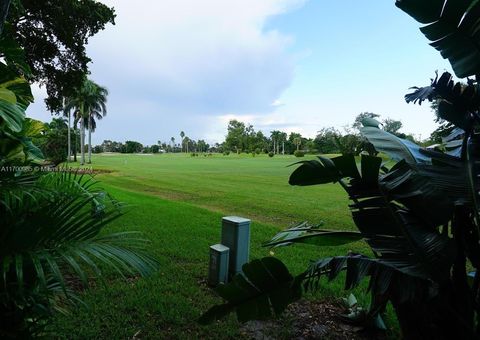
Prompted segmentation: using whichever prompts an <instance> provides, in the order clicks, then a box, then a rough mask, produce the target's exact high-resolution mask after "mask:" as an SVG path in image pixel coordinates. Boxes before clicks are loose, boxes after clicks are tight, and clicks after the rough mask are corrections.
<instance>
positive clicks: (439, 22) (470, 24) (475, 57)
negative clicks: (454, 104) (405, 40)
mask: <svg viewBox="0 0 480 340" xmlns="http://www.w3.org/2000/svg"><path fill="white" fill-rule="evenodd" d="M395 5H396V6H397V7H399V8H400V9H401V10H403V11H404V12H406V13H407V14H409V15H410V16H411V17H413V18H414V19H415V20H417V21H418V22H420V23H422V24H427V25H426V26H423V27H421V28H420V30H421V31H422V33H423V34H424V35H425V37H426V38H427V39H428V40H430V41H432V43H431V44H430V45H431V46H433V47H434V48H435V49H437V50H438V51H439V52H440V54H441V55H442V57H443V58H445V59H448V60H449V62H450V64H451V65H452V68H453V70H454V72H455V74H456V75H457V77H459V78H464V77H468V76H472V75H477V74H480V48H479V46H480V36H479V35H478V30H479V27H480V23H479V22H478V17H479V14H480V2H479V1H477V0H462V1H459V0H446V1H444V0H423V1H418V0H397V1H396V2H395Z"/></svg>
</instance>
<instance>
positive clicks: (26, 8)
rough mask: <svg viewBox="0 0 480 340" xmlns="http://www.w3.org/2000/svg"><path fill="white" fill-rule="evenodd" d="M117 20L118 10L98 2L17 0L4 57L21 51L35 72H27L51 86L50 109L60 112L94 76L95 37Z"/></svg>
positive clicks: (12, 7)
mask: <svg viewBox="0 0 480 340" xmlns="http://www.w3.org/2000/svg"><path fill="white" fill-rule="evenodd" d="M7 2H8V1H7ZM2 3H3V2H2ZM114 19H115V13H114V10H113V8H109V7H108V6H106V5H104V4H102V3H100V2H98V1H95V0H83V1H77V0H49V1H36V0H13V1H12V2H11V4H10V9H9V12H8V16H7V22H6V24H5V30H4V35H3V37H2V40H3V43H4V44H6V45H7V46H9V47H10V48H9V49H2V51H1V52H0V57H4V58H8V57H9V54H11V53H19V52H18V51H19V49H18V48H15V47H21V49H23V52H22V53H24V54H25V59H26V64H27V65H28V67H29V68H30V71H31V74H25V72H22V73H24V74H25V75H26V76H27V77H28V80H29V81H31V82H38V83H40V84H41V85H44V86H45V87H46V90H47V94H48V98H47V99H46V104H47V106H48V108H49V109H50V110H51V111H54V112H58V111H60V110H61V109H62V105H63V103H62V101H63V98H64V97H71V96H72V95H73V92H74V89H75V88H79V87H80V86H81V85H82V82H83V80H84V78H85V75H86V74H88V63H89V62H90V61H91V60H90V58H89V57H88V56H87V55H86V49H85V46H86V44H87V43H88V40H89V38H90V37H91V36H93V35H95V34H96V33H98V32H99V31H101V30H103V29H104V28H105V26H106V25H107V24H108V23H111V24H114V23H115V22H114ZM20 51H21V50H20ZM20 68H21V67H20Z"/></svg>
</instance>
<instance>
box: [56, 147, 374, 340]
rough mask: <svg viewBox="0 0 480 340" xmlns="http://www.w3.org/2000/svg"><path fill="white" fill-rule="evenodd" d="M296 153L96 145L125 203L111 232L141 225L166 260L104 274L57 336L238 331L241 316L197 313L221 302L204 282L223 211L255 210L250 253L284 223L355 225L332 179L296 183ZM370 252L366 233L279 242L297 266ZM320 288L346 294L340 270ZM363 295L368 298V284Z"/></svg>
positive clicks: (97, 164) (59, 322)
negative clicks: (127, 149)
mask: <svg viewBox="0 0 480 340" xmlns="http://www.w3.org/2000/svg"><path fill="white" fill-rule="evenodd" d="M296 161H298V159H297V158H295V157H293V156H275V157H274V158H268V157H266V156H265V155H261V156H257V157H252V156H251V155H247V156H245V155H241V156H237V155H229V156H221V155H215V156H211V157H204V156H202V155H201V156H199V157H191V156H190V155H188V156H187V155H183V154H182V155H179V154H175V155H96V156H95V157H94V158H93V164H94V168H95V169H103V170H110V171H111V172H104V173H101V174H99V175H98V176H97V179H98V180H99V181H100V182H101V184H100V185H101V186H102V187H104V188H105V189H106V190H107V191H108V192H109V193H110V194H112V195H113V196H114V197H115V198H117V199H118V200H120V201H122V202H125V203H126V204H128V205H129V207H128V208H127V213H126V214H125V215H124V216H123V217H122V218H120V219H119V220H117V221H115V222H114V223H113V224H112V225H111V226H109V227H108V231H109V232H116V231H125V230H137V231H141V232H142V233H143V234H144V236H145V237H146V238H148V239H149V240H150V241H151V243H150V244H149V246H148V252H149V253H151V254H152V255H154V256H155V257H156V258H157V259H158V260H159V262H160V270H159V271H158V273H155V274H154V275H153V276H151V277H149V278H127V280H122V279H120V278H118V277H117V276H113V275H112V276H107V280H106V282H104V284H102V283H101V282H98V281H97V283H94V284H92V286H91V287H90V288H88V289H87V290H86V291H85V292H84V293H81V296H82V298H83V299H84V300H85V301H86V303H87V304H88V308H86V307H80V308H78V309H76V310H75V311H73V312H72V313H71V314H70V315H67V316H61V315H59V316H58V317H56V319H55V321H54V324H53V327H52V329H53V330H55V331H56V332H57V335H58V337H60V338H105V339H106V338H108V339H110V338H115V339H131V338H133V337H134V336H136V338H147V339H151V338H154V339H157V338H168V339H172V338H173V339H175V338H181V339H186V338H199V337H200V338H232V337H238V336H239V324H238V323H237V322H236V320H235V317H230V318H228V319H226V320H225V321H221V322H218V323H215V324H213V325H211V326H208V327H202V326H199V325H198V324H197V323H196V322H195V320H196V318H198V317H199V315H200V314H201V313H202V312H204V311H206V310H207V309H208V308H209V307H210V306H212V305H213V304H215V303H219V302H220V301H221V300H220V299H218V298H217V297H216V296H215V294H214V293H213V292H212V290H211V289H209V288H208V287H207V286H206V284H205V279H206V273H207V268H208V247H209V245H212V244H215V243H218V242H219V241H220V221H221V217H222V216H226V215H239V216H243V217H247V218H250V219H252V221H253V223H252V229H251V258H260V257H263V256H268V255H270V250H269V249H265V248H262V247H261V243H262V242H263V241H266V240H268V239H269V238H270V237H272V236H273V235H274V234H275V233H276V232H277V231H278V230H280V229H281V228H285V227H288V226H289V225H291V224H292V223H295V222H300V221H303V220H308V221H310V222H319V221H324V222H325V225H324V227H325V228H331V229H353V228H354V225H353V223H352V221H351V217H350V213H349V211H348V206H347V204H348V200H347V197H346V195H345V193H344V192H343V190H342V189H341V188H340V187H339V186H336V185H324V186H315V187H292V186H289V185H288V177H289V174H290V173H291V172H292V171H293V170H294V167H287V166H288V165H290V164H292V163H294V162H296ZM349 250H353V251H356V252H364V253H368V248H367V247H366V246H365V244H364V243H362V242H358V243H354V244H349V245H346V246H343V247H336V248H335V247H324V248H318V247H314V246H308V245H303V246H301V245H300V246H293V247H285V248H279V249H276V250H275V254H274V256H277V257H278V258H280V259H282V260H283V261H284V262H285V263H286V264H287V266H288V267H289V269H290V270H291V271H292V272H293V273H299V272H301V271H303V270H304V269H305V268H306V267H307V265H308V263H309V261H310V260H314V259H317V258H319V257H322V256H332V255H344V254H346V253H347V252H348V251H349ZM324 287H325V288H322V289H321V291H320V292H319V293H318V295H317V296H327V295H335V296H337V297H341V296H347V294H348V293H347V292H345V291H343V289H342V287H343V282H342V280H341V279H339V280H338V281H336V282H334V283H330V284H325V285H324ZM356 294H357V297H358V298H359V299H360V300H361V301H363V302H366V299H365V296H362V294H363V290H358V291H357V292H356Z"/></svg>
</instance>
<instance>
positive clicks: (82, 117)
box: [64, 79, 108, 165]
mask: <svg viewBox="0 0 480 340" xmlns="http://www.w3.org/2000/svg"><path fill="white" fill-rule="evenodd" d="M107 96H108V90H107V89H106V88H105V87H103V86H100V85H98V84H96V83H95V82H93V81H92V80H90V79H85V81H84V83H83V86H82V87H81V88H80V89H78V91H76V94H75V95H74V96H72V97H71V98H66V99H65V103H64V115H65V116H67V117H68V160H70V155H71V154H72V152H71V140H70V128H71V118H72V116H73V126H74V129H76V128H77V124H78V123H80V164H81V165H83V164H85V131H86V130H88V160H87V163H91V162H92V132H94V131H95V129H96V127H97V123H96V120H100V119H102V118H103V117H105V116H106V115H107V106H106V103H107ZM72 112H73V115H72Z"/></svg>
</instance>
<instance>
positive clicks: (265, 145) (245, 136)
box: [93, 112, 438, 155]
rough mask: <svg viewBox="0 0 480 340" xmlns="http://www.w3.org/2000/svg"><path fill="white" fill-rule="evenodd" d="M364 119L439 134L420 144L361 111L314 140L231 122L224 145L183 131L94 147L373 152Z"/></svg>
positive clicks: (131, 150) (97, 150) (128, 150)
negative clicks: (421, 134)
mask: <svg viewBox="0 0 480 340" xmlns="http://www.w3.org/2000/svg"><path fill="white" fill-rule="evenodd" d="M365 118H370V119H376V120H379V121H380V122H381V124H382V128H383V129H384V130H385V131H388V132H390V133H392V134H394V135H396V136H398V137H400V138H405V139H409V140H411V141H413V142H416V143H419V144H432V143H434V142H435V140H437V139H438V136H437V135H438V132H434V133H433V134H432V136H431V138H429V139H427V140H426V141H423V142H421V141H419V140H418V138H415V136H414V135H413V134H407V133H403V132H401V129H402V127H403V125H402V122H401V121H399V120H395V119H392V118H385V119H383V120H380V115H378V114H375V113H372V112H362V113H360V114H358V115H357V116H356V117H355V120H354V121H353V123H352V124H351V125H349V126H345V127H344V128H343V131H340V130H338V129H336V128H333V127H325V128H322V129H320V130H319V131H317V134H316V136H315V137H314V138H308V137H305V136H302V135H301V134H300V133H299V132H290V133H287V132H284V131H280V130H273V131H270V135H265V134H264V132H262V131H260V130H255V128H254V127H253V125H251V124H246V123H244V122H241V121H238V120H236V119H233V120H230V122H229V123H228V126H227V135H226V137H225V141H223V142H222V143H215V144H213V145H210V144H209V143H207V142H206V141H205V140H203V139H199V140H194V139H192V138H190V137H188V136H187V135H186V134H185V132H184V131H181V132H180V134H179V136H180V139H179V141H178V142H177V139H176V138H175V137H171V138H170V140H169V141H168V142H162V141H160V140H159V141H158V142H157V144H153V145H143V144H141V143H140V142H137V141H126V142H124V143H122V142H116V141H111V140H104V141H103V143H102V144H100V145H97V146H95V147H94V148H93V152H94V153H102V152H118V153H181V152H184V153H216V152H218V153H230V152H233V153H252V154H260V153H271V154H274V155H275V154H285V155H287V154H294V153H295V152H296V151H297V152H302V153H321V154H335V153H350V154H357V155H358V154H359V153H360V152H362V151H366V152H369V153H372V152H374V149H373V148H372V145H371V144H370V143H369V142H368V141H367V140H366V139H365V138H363V137H362V136H361V135H360V127H361V126H362V124H361V121H362V120H363V119H365Z"/></svg>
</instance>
